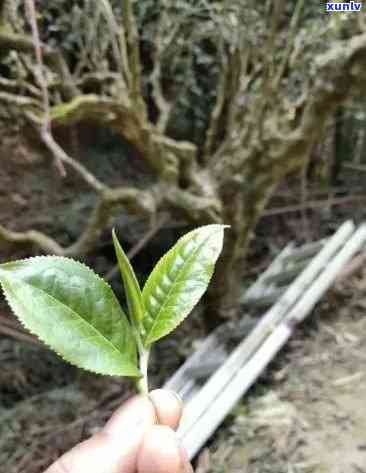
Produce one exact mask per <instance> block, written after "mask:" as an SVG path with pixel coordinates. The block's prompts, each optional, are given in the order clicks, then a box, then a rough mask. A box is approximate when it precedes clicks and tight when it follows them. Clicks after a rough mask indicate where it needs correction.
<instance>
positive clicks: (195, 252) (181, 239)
mask: <svg viewBox="0 0 366 473" xmlns="http://www.w3.org/2000/svg"><path fill="white" fill-rule="evenodd" d="M208 226H210V225H204V226H203V227H198V228H196V229H194V230H192V232H189V233H193V232H196V231H197V232H198V231H199V230H200V229H202V228H205V227H208ZM212 226H216V225H214V224H213V225H212ZM227 227H228V225H220V229H218V230H217V231H216V232H213V233H211V234H210V235H209V236H207V237H206V238H205V239H204V240H203V241H202V243H201V244H200V245H199V246H198V247H197V248H196V250H195V251H194V253H192V254H191V255H190V256H189V258H188V259H187V261H186V262H188V261H189V260H190V259H191V258H193V257H194V256H195V255H196V254H197V252H198V251H199V250H200V249H201V248H202V246H203V245H204V244H206V243H207V241H208V240H209V239H210V238H212V236H214V235H215V234H216V233H219V232H220V231H222V230H224V229H225V228H227ZM189 233H187V234H186V235H183V236H182V237H181V238H179V239H178V240H177V241H176V243H175V244H174V245H173V247H172V248H171V249H170V250H169V251H172V250H173V249H174V247H175V246H178V245H179V243H180V242H181V241H183V240H184V239H186V238H187V235H189ZM169 251H168V253H169ZM168 253H165V255H163V256H162V257H161V258H160V259H159V261H158V262H157V263H156V265H155V267H154V268H153V270H152V272H151V274H152V273H153V272H154V270H155V268H156V267H157V266H158V265H159V263H160V262H161V261H162V260H163V259H164V258H165V257H166V256H167V254H168ZM180 272H181V271H178V273H177V276H176V278H175V281H174V283H175V282H176V280H177V279H178V278H179V275H180ZM212 276H213V275H211V277H210V278H209V280H208V283H209V282H210V281H211V279H212ZM146 283H147V281H146ZM146 283H145V286H144V289H145V287H146ZM172 286H173V284H172ZM144 289H143V291H142V293H143V292H144ZM171 291H172V288H170V289H169V292H168V294H167V296H166V299H165V301H164V303H163V305H162V306H164V305H165V303H166V300H168V299H169V296H170V293H171ZM199 301H200V299H199V300H198V301H197V302H196V303H195V304H194V306H193V307H192V309H191V312H192V310H193V309H194V308H195V307H196V306H197V304H198V303H199ZM161 310H162V309H161ZM146 311H147V309H146ZM159 312H160V310H159ZM189 314H190V312H188V313H187V315H186V316H185V317H183V318H182V319H181V320H180V321H179V322H178V323H177V325H175V326H174V327H173V328H172V329H171V330H169V332H167V333H165V334H164V335H163V336H162V337H159V338H153V339H152V340H151V338H149V335H150V333H151V332H152V331H153V329H154V327H155V326H156V324H157V318H158V317H156V318H155V320H154V323H153V324H152V327H151V329H150V330H149V333H148V334H147V336H146V338H145V340H144V344H145V346H148V345H151V344H152V343H154V342H156V341H158V340H160V338H163V337H165V336H167V335H169V334H170V333H171V332H173V331H174V330H175V329H176V328H177V327H179V325H181V324H182V323H183V322H184V321H185V319H186V318H187V317H188V315H189Z"/></svg>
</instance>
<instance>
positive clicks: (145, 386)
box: [137, 347, 150, 396]
mask: <svg viewBox="0 0 366 473" xmlns="http://www.w3.org/2000/svg"><path fill="white" fill-rule="evenodd" d="M139 356H140V371H141V374H142V378H139V380H138V381H137V389H138V391H139V393H140V394H143V395H144V396H147V395H148V393H149V383H148V376H147V366H148V363H149V356H150V350H149V349H147V348H144V347H139Z"/></svg>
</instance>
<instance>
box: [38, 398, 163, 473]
mask: <svg viewBox="0 0 366 473" xmlns="http://www.w3.org/2000/svg"><path fill="white" fill-rule="evenodd" d="M155 420H156V418H155V409H154V406H153V404H152V403H151V402H150V401H149V399H148V398H147V397H143V396H136V397H134V398H132V399H130V400H129V401H127V402H126V403H125V404H124V405H123V406H122V407H121V408H120V409H119V410H117V412H116V413H115V414H114V415H113V416H112V418H111V419H110V420H109V421H108V422H107V424H106V426H105V427H104V429H103V430H102V431H101V432H99V433H97V434H96V435H94V436H93V437H91V438H90V439H88V440H86V441H84V442H82V443H80V444H79V445H77V446H76V447H74V448H73V449H72V450H70V451H69V452H67V453H65V454H64V455H63V456H62V457H60V458H59V459H58V460H57V461H56V462H55V463H54V464H53V465H51V466H50V467H49V468H48V469H47V471H46V472H45V473H80V472H82V471H87V472H88V473H121V472H123V473H135V472H136V469H137V468H136V463H137V454H138V451H139V448H140V446H141V444H142V441H143V438H144V435H145V433H146V432H147V430H149V429H150V428H151V427H152V426H153V425H154V423H155Z"/></svg>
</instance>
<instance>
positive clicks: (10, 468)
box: [0, 271, 366, 473]
mask: <svg viewBox="0 0 366 473" xmlns="http://www.w3.org/2000/svg"><path fill="white" fill-rule="evenodd" d="M365 291H366V271H365V273H364V274H361V275H360V274H359V275H358V276H357V277H354V278H352V280H350V281H347V283H346V284H343V285H342V286H341V287H340V288H338V289H337V290H334V291H332V292H330V293H328V296H327V297H326V298H325V299H323V302H322V303H321V304H320V305H319V306H318V307H317V308H316V309H315V311H314V312H313V314H312V316H311V318H310V320H309V321H307V322H306V324H304V325H303V326H302V327H301V328H300V329H299V330H298V332H297V333H296V335H295V337H294V338H293V339H292V340H291V341H290V343H289V345H288V346H287V347H286V348H285V349H284V351H283V352H282V353H281V354H280V355H279V356H278V357H277V359H276V360H275V361H274V362H273V363H272V365H271V366H270V367H269V369H268V370H267V372H266V373H264V375H263V376H262V377H261V379H260V380H259V382H258V383H257V384H256V385H255V387H254V388H253V389H252V390H251V392H250V393H249V395H247V396H246V397H245V399H243V401H242V403H241V404H240V405H239V406H238V407H237V408H236V409H235V410H234V411H233V413H232V415H231V416H230V417H229V418H227V420H226V421H225V423H224V425H223V426H222V427H221V428H220V429H219V430H218V432H217V434H216V435H215V437H214V438H213V439H212V441H211V442H210V444H209V445H208V448H206V449H205V450H203V452H202V453H201V454H200V456H199V458H198V459H197V460H196V462H195V463H196V471H197V472H198V473H226V472H230V473H236V472H237V473H239V472H241V473H244V472H245V473H266V472H268V473H269V472H271V473H303V472H304V473H308V472H317V473H353V472H354V473H363V472H366V370H365V368H364V367H365V362H366V317H365V310H366V294H365ZM189 325H190V324H189V323H187V324H184V326H183V327H182V329H181V330H180V331H179V332H178V334H177V337H178V338H176V339H175V340H174V339H173V340H170V341H167V342H166V343H162V344H161V346H160V348H159V350H160V352H159V353H156V354H155V357H156V359H161V357H164V358H167V357H166V353H168V352H169V353H172V348H173V347H172V345H174V344H177V343H178V344H179V340H181V341H182V340H187V339H188V338H189V337H188V332H191V329H192V327H189ZM194 329H195V330H197V327H194ZM190 348H191V347H190V345H189V344H188V343H187V344H186V346H182V350H181V353H180V355H179V353H177V354H176V355H175V356H174V357H170V366H167V367H166V368H165V369H166V373H163V372H161V370H160V369H158V367H157V366H155V367H154V366H153V370H152V371H153V372H152V374H153V377H154V383H156V384H157V385H158V384H159V383H162V381H163V379H166V377H167V375H168V373H169V372H171V371H172V370H174V367H175V366H176V365H178V364H179V362H180V361H181V360H180V357H181V358H182V357H183V356H184V352H187V353H188V352H189V350H190ZM32 357H33V361H34V362H32V363H30V360H32ZM0 358H1V365H2V371H1V375H0V406H1V407H0V461H1V464H2V467H3V468H4V470H3V471H6V472H7V473H18V472H19V473H20V472H23V471H27V473H41V472H42V471H43V470H44V468H46V466H47V465H49V463H50V462H51V461H52V460H53V459H54V458H56V457H57V455H59V454H60V453H61V452H62V451H64V450H65V449H67V448H69V447H71V446H72V445H74V444H75V443H76V442H78V441H79V440H80V439H82V438H85V437H88V436H89V435H91V434H92V433H93V432H95V431H96V430H98V429H99V427H100V426H101V425H102V424H103V422H104V421H105V420H106V418H108V416H109V415H110V414H111V412H112V411H113V409H115V408H116V406H117V405H119V404H120V403H121V402H122V401H123V399H125V398H126V397H128V396H129V395H130V393H131V392H132V386H131V385H129V384H128V383H126V382H123V381H122V382H121V381H118V380H115V379H107V380H106V379H104V378H101V377H94V376H91V375H88V374H84V373H80V372H79V371H77V370H74V369H72V368H70V367H68V366H67V365H65V364H63V363H62V362H60V361H59V360H58V359H57V358H56V357H55V356H54V355H53V354H52V353H50V352H48V351H46V350H44V349H42V348H41V347H36V346H31V345H27V344H24V343H20V342H14V341H10V340H9V339H5V338H2V339H0ZM36 360H38V363H35V361H36ZM25 465H27V468H26V469H25Z"/></svg>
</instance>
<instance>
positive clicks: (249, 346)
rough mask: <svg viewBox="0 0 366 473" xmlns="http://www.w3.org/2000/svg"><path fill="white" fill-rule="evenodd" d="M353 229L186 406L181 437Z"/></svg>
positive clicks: (335, 240)
mask: <svg viewBox="0 0 366 473" xmlns="http://www.w3.org/2000/svg"><path fill="white" fill-rule="evenodd" d="M354 228H355V227H354V224H353V223H352V222H351V221H348V222H345V223H344V224H343V225H342V226H341V227H340V228H339V230H338V231H337V232H336V234H335V235H333V237H332V238H330V240H329V242H328V244H327V245H326V246H325V247H323V249H322V250H321V251H320V252H319V253H318V255H316V256H315V257H314V258H313V260H312V261H311V263H310V264H309V266H308V267H307V268H306V269H305V270H304V271H303V272H302V273H301V274H300V275H299V276H298V277H297V278H296V280H295V282H294V283H293V284H292V285H291V286H290V287H289V288H288V289H287V291H286V292H285V294H284V295H283V296H282V297H281V298H280V299H279V300H278V302H277V303H276V304H275V305H274V306H273V307H272V308H271V309H270V310H269V311H268V312H267V313H266V314H265V316H264V317H263V318H262V319H261V320H260V321H259V323H258V324H257V326H256V327H255V328H254V329H253V331H252V332H251V333H250V334H249V336H248V337H246V338H245V339H244V341H243V342H242V343H240V344H239V346H238V347H237V348H236V349H235V350H234V351H233V353H232V354H231V355H230V357H229V358H228V360H227V361H226V363H224V364H223V366H221V368H219V369H218V370H217V371H216V373H215V374H213V375H212V376H211V378H210V379H209V380H208V381H207V383H206V384H205V385H204V386H203V387H202V389H201V390H200V391H199V392H198V393H197V395H196V396H195V397H194V398H193V399H192V401H191V402H190V403H188V405H187V406H186V409H185V411H184V414H183V418H182V421H181V424H180V428H179V433H180V435H181V436H182V437H184V436H185V435H186V434H187V433H188V432H189V431H190V429H192V428H193V426H194V425H195V424H196V423H198V420H199V418H200V417H201V416H202V415H203V414H204V412H205V410H207V409H208V408H209V406H210V405H211V404H212V403H213V402H214V400H215V398H216V397H217V396H219V395H220V393H221V392H222V390H223V389H224V387H225V386H226V385H227V384H228V383H229V382H230V380H231V378H232V377H233V376H234V374H235V372H236V371H237V369H238V368H239V367H240V366H242V365H243V364H244V363H245V362H246V361H247V360H248V359H249V358H250V357H251V356H252V355H253V353H255V351H256V350H257V348H258V346H259V345H260V344H261V343H262V342H263V341H264V340H265V338H266V337H267V336H268V335H269V334H270V333H271V332H272V331H273V329H274V328H275V327H276V325H278V323H279V322H280V321H281V320H282V319H283V318H284V317H285V315H286V314H287V313H288V311H289V310H290V309H291V307H292V306H293V305H294V304H295V303H296V301H297V300H298V298H299V297H300V296H301V295H302V294H303V293H304V291H305V290H306V289H307V288H308V287H309V285H310V284H311V282H312V281H313V280H314V279H315V278H316V276H317V275H318V274H319V272H320V271H321V270H322V269H323V268H324V267H325V266H326V263H327V261H329V260H330V258H331V257H332V256H333V255H334V254H335V253H336V252H337V251H338V250H339V248H340V247H341V246H342V245H343V244H344V242H345V240H346V239H348V237H349V236H350V235H351V234H352V233H353V231H354Z"/></svg>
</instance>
